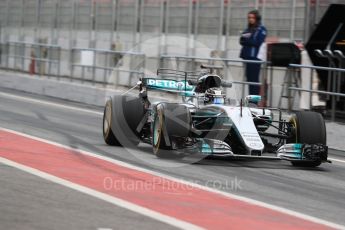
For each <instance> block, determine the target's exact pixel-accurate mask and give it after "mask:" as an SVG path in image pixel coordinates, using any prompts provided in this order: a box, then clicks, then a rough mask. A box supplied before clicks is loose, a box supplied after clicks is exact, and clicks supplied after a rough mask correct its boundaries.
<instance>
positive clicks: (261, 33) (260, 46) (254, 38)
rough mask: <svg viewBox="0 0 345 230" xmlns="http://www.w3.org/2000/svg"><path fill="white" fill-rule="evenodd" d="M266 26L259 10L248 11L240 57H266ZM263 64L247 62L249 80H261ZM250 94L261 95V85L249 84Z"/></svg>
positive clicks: (246, 58) (252, 58)
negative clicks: (262, 21)
mask: <svg viewBox="0 0 345 230" xmlns="http://www.w3.org/2000/svg"><path fill="white" fill-rule="evenodd" d="M266 35H267V30H266V28H265V27H264V26H263V25H262V23H261V15H260V13H259V11H257V10H253V11H250V12H249V13H248V27H247V28H246V29H245V30H244V31H243V32H242V34H241V37H240V44H241V46H242V49H241V53H240V58H242V59H244V60H254V61H260V60H264V59H265V57H264V56H265V50H264V45H265V39H266ZM260 68H261V64H258V63H247V64H246V67H245V74H246V78H247V81H248V82H259V76H260ZM249 94H250V95H259V94H260V87H259V86H257V85H250V86H249Z"/></svg>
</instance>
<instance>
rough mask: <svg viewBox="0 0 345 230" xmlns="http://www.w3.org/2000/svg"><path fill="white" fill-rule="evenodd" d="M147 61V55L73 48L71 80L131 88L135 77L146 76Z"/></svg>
mask: <svg viewBox="0 0 345 230" xmlns="http://www.w3.org/2000/svg"><path fill="white" fill-rule="evenodd" d="M145 60H146V58H145V54H143V53H138V52H120V51H112V50H105V49H93V48H72V49H71V60H70V65H71V78H70V79H71V81H73V80H81V81H90V82H92V83H93V84H95V83H101V84H103V85H107V84H111V85H124V86H130V85H131V83H132V82H133V77H137V79H139V77H140V76H142V75H143V74H144V70H145ZM126 78H127V79H126Z"/></svg>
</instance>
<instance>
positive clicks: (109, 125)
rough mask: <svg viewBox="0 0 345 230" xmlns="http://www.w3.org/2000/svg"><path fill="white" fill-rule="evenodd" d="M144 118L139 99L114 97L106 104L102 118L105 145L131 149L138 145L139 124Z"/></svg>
mask: <svg viewBox="0 0 345 230" xmlns="http://www.w3.org/2000/svg"><path fill="white" fill-rule="evenodd" d="M144 117H145V109H144V105H143V103H142V101H141V99H140V98H136V97H132V96H122V95H115V96H113V97H112V98H111V100H109V101H108V102H107V103H106V106H105V109H104V116H103V137H104V140H105V142H106V143H107V144H109V145H116V146H125V147H132V146H137V145H138V144H139V143H140V138H139V136H140V133H138V132H137V127H138V125H139V123H140V122H141V121H142V120H143V119H144Z"/></svg>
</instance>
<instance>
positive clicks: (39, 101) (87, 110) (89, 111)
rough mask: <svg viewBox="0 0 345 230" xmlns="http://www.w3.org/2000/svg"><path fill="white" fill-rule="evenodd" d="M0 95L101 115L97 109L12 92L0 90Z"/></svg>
mask: <svg viewBox="0 0 345 230" xmlns="http://www.w3.org/2000/svg"><path fill="white" fill-rule="evenodd" d="M0 96H3V97H7V98H12V99H16V100H21V101H26V102H31V103H36V104H41V105H48V106H54V107H59V108H62V109H68V110H74V111H78V112H86V113H92V114H96V115H103V113H102V112H97V111H95V110H91V109H84V108H78V107H75V106H71V105H63V104H60V103H56V102H49V101H45V100H38V99H34V98H27V97H23V96H18V95H13V94H10V93H4V92H0Z"/></svg>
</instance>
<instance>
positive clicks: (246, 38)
mask: <svg viewBox="0 0 345 230" xmlns="http://www.w3.org/2000/svg"><path fill="white" fill-rule="evenodd" d="M266 35H267V30H266V28H265V27H264V26H263V25H259V26H258V27H257V28H254V29H251V28H247V29H246V30H245V31H243V33H242V34H241V37H240V44H241V45H242V49H241V54H240V58H243V59H247V60H257V59H258V58H257V57H258V53H259V50H260V47H261V45H262V44H263V43H264V42H265V39H266Z"/></svg>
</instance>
